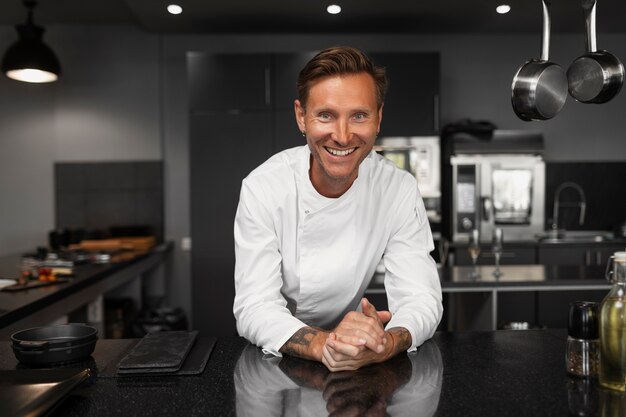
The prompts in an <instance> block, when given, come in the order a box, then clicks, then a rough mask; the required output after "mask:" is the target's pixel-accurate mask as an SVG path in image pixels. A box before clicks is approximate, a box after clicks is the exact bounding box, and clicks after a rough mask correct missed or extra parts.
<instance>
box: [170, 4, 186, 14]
mask: <svg viewBox="0 0 626 417" xmlns="http://www.w3.org/2000/svg"><path fill="white" fill-rule="evenodd" d="M167 11H168V12H170V13H171V14H181V13H182V12H183V8H182V7H180V6H179V5H178V4H170V5H169V6H167Z"/></svg>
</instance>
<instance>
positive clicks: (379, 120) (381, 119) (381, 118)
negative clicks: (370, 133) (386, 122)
mask: <svg viewBox="0 0 626 417" xmlns="http://www.w3.org/2000/svg"><path fill="white" fill-rule="evenodd" d="M383 107H385V103H383V104H381V105H380V109H378V129H377V130H376V132H377V134H378V132H380V123H381V122H382V121H383Z"/></svg>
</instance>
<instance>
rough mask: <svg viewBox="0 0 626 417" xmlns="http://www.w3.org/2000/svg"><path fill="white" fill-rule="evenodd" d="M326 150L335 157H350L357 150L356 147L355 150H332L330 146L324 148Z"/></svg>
mask: <svg viewBox="0 0 626 417" xmlns="http://www.w3.org/2000/svg"><path fill="white" fill-rule="evenodd" d="M324 149H326V151H327V152H328V153H329V154H331V155H333V156H348V155H350V154H351V153H352V152H354V151H356V149H357V148H356V147H355V148H350V149H335V148H331V147H328V146H324Z"/></svg>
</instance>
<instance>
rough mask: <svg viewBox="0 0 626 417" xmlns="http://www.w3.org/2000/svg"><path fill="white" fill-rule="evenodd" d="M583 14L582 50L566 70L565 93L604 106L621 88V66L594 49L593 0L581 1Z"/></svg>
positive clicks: (622, 80)
mask: <svg viewBox="0 0 626 417" xmlns="http://www.w3.org/2000/svg"><path fill="white" fill-rule="evenodd" d="M582 6H583V12H584V14H585V48H586V51H587V53H586V54H584V55H583V56H581V57H578V58H576V60H574V62H572V65H570V66H569V69H568V70H567V79H568V82H569V93H570V95H571V96H572V97H574V98H575V99H576V100H578V101H580V102H582V103H596V104H600V103H606V102H607V101H609V100H611V99H612V98H613V97H615V96H616V95H617V94H618V93H619V92H620V90H621V89H622V84H624V65H622V63H621V62H620V60H619V59H617V57H616V56H615V55H613V54H611V53H609V52H607V51H598V50H597V48H596V0H582Z"/></svg>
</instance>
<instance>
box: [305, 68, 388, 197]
mask: <svg viewBox="0 0 626 417" xmlns="http://www.w3.org/2000/svg"><path fill="white" fill-rule="evenodd" d="M295 111H296V121H297V122H298V127H299V128H300V130H301V131H303V132H306V140H307V144H308V145H309V148H310V149H311V154H312V156H313V158H312V161H311V170H310V177H311V182H312V183H313V186H314V187H315V188H316V190H317V191H318V192H319V193H320V194H322V195H324V196H327V197H338V196H340V195H341V194H343V193H344V192H346V191H347V190H348V189H349V188H350V186H351V185H352V183H353V182H354V180H355V179H356V177H357V175H358V169H359V165H360V164H361V162H362V161H363V160H364V159H365V158H366V157H367V154H368V153H369V152H370V151H371V150H372V147H373V146H374V141H375V140H376V136H377V134H378V131H379V129H380V121H381V119H382V107H381V109H378V108H377V104H376V87H375V84H374V79H373V78H372V77H371V76H370V75H369V74H367V73H359V74H345V75H340V76H339V75H338V76H329V77H324V78H320V79H319V80H316V81H315V82H314V83H313V85H312V86H311V88H310V89H309V96H308V99H307V103H306V108H305V106H303V103H300V101H299V100H296V101H295Z"/></svg>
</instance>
